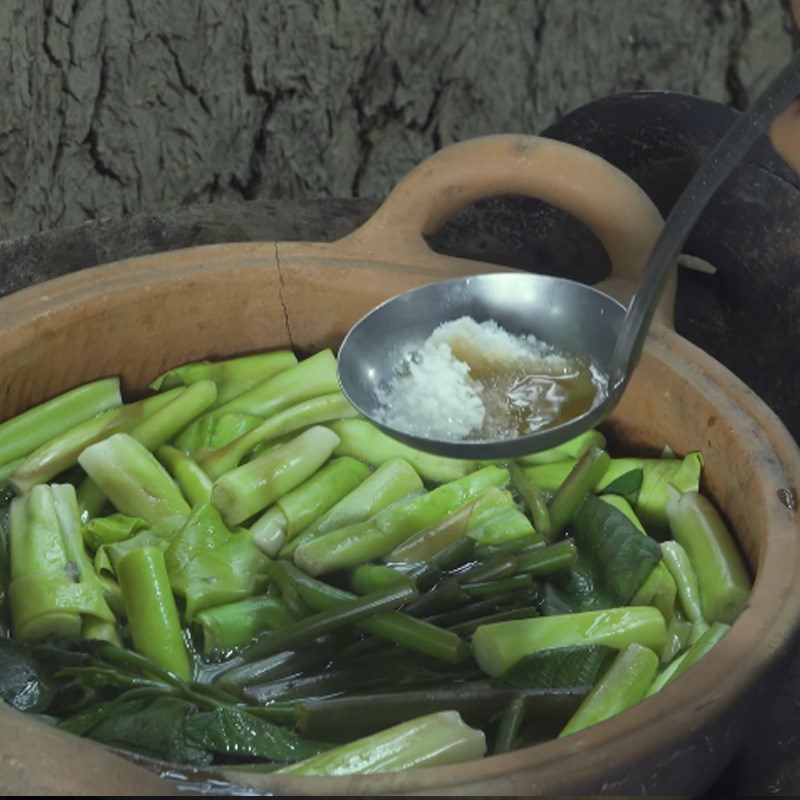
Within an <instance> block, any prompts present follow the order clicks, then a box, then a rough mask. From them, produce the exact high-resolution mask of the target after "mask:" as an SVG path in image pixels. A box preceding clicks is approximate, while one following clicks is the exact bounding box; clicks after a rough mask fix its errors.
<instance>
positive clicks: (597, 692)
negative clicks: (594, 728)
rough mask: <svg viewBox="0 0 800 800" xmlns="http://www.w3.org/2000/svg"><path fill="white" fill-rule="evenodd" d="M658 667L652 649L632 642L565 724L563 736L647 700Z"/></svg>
mask: <svg viewBox="0 0 800 800" xmlns="http://www.w3.org/2000/svg"><path fill="white" fill-rule="evenodd" d="M657 670H658V656H656V654H655V653H654V652H653V651H652V650H649V649H648V648H646V647H642V646H641V645H638V644H629V645H628V646H627V647H626V648H625V649H624V650H623V651H622V652H621V653H620V654H619V655H618V656H617V657H616V659H615V660H614V663H613V664H612V665H611V668H610V669H609V670H608V672H607V673H606V674H605V675H604V676H603V677H602V678H601V679H600V681H599V683H597V685H596V686H595V687H594V688H593V689H592V691H591V692H589V694H588V696H587V697H586V699H585V700H584V701H583V702H582V703H581V705H580V707H579V708H578V710H577V711H576V712H575V714H574V715H573V716H572V718H571V719H570V721H569V722H568V723H567V724H566V725H565V726H564V729H563V730H562V731H561V736H569V734H571V733H577V732H578V731H580V730H583V729H584V728H588V727H590V726H591V725H596V724H597V723H598V722H603V721H604V720H607V719H610V718H611V717H613V716H614V715H616V714H619V713H620V712H621V711H625V709H627V708H630V707H631V706H633V705H635V704H636V703H638V702H640V701H641V700H644V698H645V695H646V694H647V689H648V688H649V686H650V684H651V683H652V681H653V678H654V677H655V674H656V671H657Z"/></svg>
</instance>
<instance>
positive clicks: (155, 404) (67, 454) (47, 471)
mask: <svg viewBox="0 0 800 800" xmlns="http://www.w3.org/2000/svg"><path fill="white" fill-rule="evenodd" d="M183 391H184V390H183V389H171V390H170V391H168V392H165V393H164V394H157V395H155V396H153V397H148V398H147V399H146V400H140V401H139V402H138V403H132V404H130V405H126V406H120V407H119V408H112V409H111V410H110V411H105V412H103V413H102V414H100V415H99V416H97V417H93V418H92V419H89V420H86V422H82V423H80V424H79V425H76V426H75V427H74V428H71V429H70V430H68V431H66V432H64V433H62V434H59V435H58V436H56V437H55V438H54V439H51V440H50V441H49V442H47V443H46V444H43V445H42V446H41V447H39V448H37V449H36V450H34V451H33V452H32V453H31V454H30V455H29V456H28V457H27V458H26V459H25V460H24V461H23V462H22V464H20V466H19V467H17V469H15V470H14V472H13V473H12V474H11V478H10V479H9V482H10V483H11V485H12V486H13V487H14V490H15V491H16V492H17V493H19V494H22V493H23V492H27V491H28V490H29V489H30V488H31V487H32V486H35V485H36V484H37V483H46V482H47V481H49V480H50V479H51V478H54V477H55V476H56V475H58V474H59V473H61V472H63V471H64V470H65V469H69V467H74V466H75V464H76V463H77V461H78V456H79V455H80V454H81V453H82V452H83V451H84V450H85V449H86V448H87V447H89V446H90V445H93V444H95V443H96V442H100V441H102V440H103V439H106V438H108V437H109V436H111V435H112V434H115V433H119V432H121V431H128V430H130V429H131V428H133V427H134V426H135V425H138V424H139V423H140V422H141V421H142V420H144V419H146V418H147V417H148V416H150V415H151V414H153V413H154V412H155V411H157V410H158V409H159V408H162V407H163V406H165V405H167V404H168V403H170V402H171V401H172V400H174V399H175V397H177V395H178V394H180V393H182V392H183Z"/></svg>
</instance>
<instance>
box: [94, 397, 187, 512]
mask: <svg viewBox="0 0 800 800" xmlns="http://www.w3.org/2000/svg"><path fill="white" fill-rule="evenodd" d="M156 396H159V395H156ZM78 463H79V464H80V465H81V466H82V467H83V468H84V469H85V470H86V473H87V474H88V475H89V477H90V478H91V479H92V480H93V481H94V482H95V483H96V484H97V485H98V486H99V487H100V489H101V491H102V492H103V494H105V495H106V497H108V499H109V500H110V501H111V502H112V503H113V505H114V506H115V508H117V510H118V511H120V512H122V513H123V514H127V515H128V516H130V517H141V518H142V519H144V520H146V521H147V522H148V523H150V524H151V525H155V524H156V523H158V522H159V521H161V520H163V519H164V518H165V517H182V518H184V519H185V518H186V517H188V516H189V513H190V510H191V509H190V508H189V506H188V504H187V503H186V501H185V500H184V499H183V496H182V494H181V492H180V490H179V489H178V487H177V486H175V484H174V483H173V481H172V478H170V476H169V474H168V473H167V471H166V470H165V469H164V467H162V466H161V464H159V463H158V461H156V458H155V456H153V455H152V454H151V453H150V452H149V451H148V450H147V449H146V448H145V447H144V446H143V445H141V444H139V442H137V441H136V440H135V439H132V438H131V437H130V436H128V435H127V434H125V433H117V434H114V435H113V436H111V437H109V438H108V439H105V440H103V441H101V442H98V443H97V444H93V445H92V446H91V447H87V448H86V450H84V451H83V453H81V455H80V456H79V458H78Z"/></svg>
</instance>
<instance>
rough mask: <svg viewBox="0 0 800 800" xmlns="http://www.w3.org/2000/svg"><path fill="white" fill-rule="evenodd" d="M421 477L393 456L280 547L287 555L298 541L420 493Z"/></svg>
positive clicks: (304, 540) (373, 513)
mask: <svg viewBox="0 0 800 800" xmlns="http://www.w3.org/2000/svg"><path fill="white" fill-rule="evenodd" d="M421 491H422V481H421V480H420V477H419V475H417V473H416V472H415V471H414V468H413V467H412V466H411V465H410V464H409V463H408V462H407V461H403V459H402V458H394V459H391V460H390V461H387V462H386V463H384V464H382V465H381V466H380V467H378V469H376V470H375V472H373V473H372V475H370V476H369V477H368V478H367V479H366V480H365V481H364V482H363V483H362V484H360V485H359V486H358V487H357V488H356V489H354V490H353V491H352V492H350V493H349V494H347V495H345V496H344V497H343V498H342V499H341V500H340V501H339V502H338V503H337V504H336V505H335V506H333V508H331V509H330V510H329V511H327V512H326V513H325V514H323V515H322V516H321V517H320V518H319V519H317V520H316V521H315V522H312V523H311V524H310V525H309V526H308V528H306V530H305V531H303V533H302V534H301V535H300V536H298V537H297V538H296V539H294V540H293V541H291V542H290V543H289V544H288V545H286V546H285V547H284V549H283V550H281V556H282V557H284V558H286V557H288V556H290V555H292V554H293V553H294V551H295V550H296V549H297V547H299V545H301V544H304V543H305V542H308V541H311V540H312V539H314V538H316V537H317V536H321V535H322V534H323V533H329V532H330V531H334V530H337V529H339V528H344V527H345V526H347V525H353V524H354V523H356V522H364V521H365V520H367V519H369V518H370V517H372V516H374V515H375V514H377V513H378V512H379V511H381V510H382V509H384V508H386V507H387V506H390V505H392V504H393V503H397V502H398V501H400V500H404V499H405V498H407V497H409V496H411V495H415V494H419V493H420V492H421Z"/></svg>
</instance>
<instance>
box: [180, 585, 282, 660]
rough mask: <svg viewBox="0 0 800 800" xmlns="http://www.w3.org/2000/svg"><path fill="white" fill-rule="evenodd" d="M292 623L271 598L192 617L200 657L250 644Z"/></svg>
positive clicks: (277, 601) (248, 601)
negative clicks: (263, 634) (260, 636)
mask: <svg viewBox="0 0 800 800" xmlns="http://www.w3.org/2000/svg"><path fill="white" fill-rule="evenodd" d="M293 621H294V619H293V617H292V615H291V614H289V612H288V611H287V610H286V606H285V605H284V604H283V603H282V602H281V601H280V600H279V599H278V598H277V597H272V596H270V595H264V596H262V597H250V598H247V599H246V600H239V601H237V602H235V603H226V604H225V605H221V606H215V607H214V608H206V609H204V610H203V611H200V612H198V613H197V614H196V615H195V617H194V626H195V630H196V631H197V632H198V634H199V636H200V638H201V639H202V647H203V653H204V654H205V655H210V654H212V653H224V652H227V651H230V650H235V649H237V648H240V647H244V646H245V645H246V644H249V643H250V642H251V641H252V640H253V639H254V638H255V637H256V636H258V635H259V634H261V633H263V632H264V631H272V630H277V629H279V628H283V627H285V626H287V625H289V624H291V623H292V622H293Z"/></svg>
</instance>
